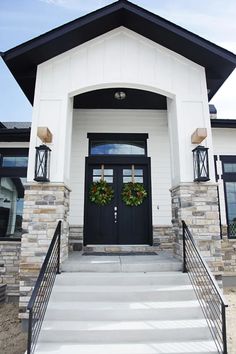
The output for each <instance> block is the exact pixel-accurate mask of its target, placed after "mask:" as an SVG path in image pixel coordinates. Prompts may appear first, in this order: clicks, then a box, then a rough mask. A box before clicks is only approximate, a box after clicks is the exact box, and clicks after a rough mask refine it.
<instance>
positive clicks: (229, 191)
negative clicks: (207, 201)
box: [220, 155, 236, 238]
mask: <svg viewBox="0 0 236 354" xmlns="http://www.w3.org/2000/svg"><path fill="white" fill-rule="evenodd" d="M220 160H221V161H222V167H223V175H222V179H223V181H224V190H225V206H226V218H227V225H228V237H229V238H236V156H234V155H225V156H220Z"/></svg>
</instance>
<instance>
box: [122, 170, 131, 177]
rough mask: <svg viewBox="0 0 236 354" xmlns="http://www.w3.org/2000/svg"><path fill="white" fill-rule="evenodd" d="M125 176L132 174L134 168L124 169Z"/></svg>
mask: <svg viewBox="0 0 236 354" xmlns="http://www.w3.org/2000/svg"><path fill="white" fill-rule="evenodd" d="M123 176H132V170H131V169H130V170H123Z"/></svg>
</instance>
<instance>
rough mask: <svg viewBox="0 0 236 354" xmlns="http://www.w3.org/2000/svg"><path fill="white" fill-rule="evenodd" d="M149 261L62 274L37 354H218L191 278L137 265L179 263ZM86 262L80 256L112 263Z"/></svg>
mask: <svg viewBox="0 0 236 354" xmlns="http://www.w3.org/2000/svg"><path fill="white" fill-rule="evenodd" d="M145 257H146V256H144V258H143V257H141V256H140V257H139V256H134V257H133V256H132V257H131V258H130V257H129V258H127V257H124V258H123V257H122V256H120V257H115V258H114V257H112V258H111V259H110V260H109V261H108V262H107V263H108V266H109V267H110V266H111V264H112V261H114V262H115V263H118V264H119V265H120V267H122V266H123V264H129V265H130V266H132V271H131V272H124V271H123V272H113V273H112V272H109V271H107V272H105V273H97V272H94V271H92V272H85V273H83V272H78V273H74V272H68V273H62V274H60V275H58V276H57V277H56V281H55V285H54V287H53V291H52V294H51V297H50V301H49V304H48V308H47V311H46V315H45V319H44V322H43V325H42V330H41V333H40V336H39V344H38V346H37V348H36V352H35V354H43V353H46V352H50V353H52V354H53V353H54V354H68V353H69V354H77V353H81V354H92V353H93V354H94V353H95V352H96V353H97V354H99V353H102V354H111V353H112V354H155V353H156V354H157V353H162V354H173V353H177V354H206V353H212V354H216V353H217V350H216V347H215V345H214V343H213V342H212V337H211V334H210V331H209V328H208V325H207V322H206V320H205V318H204V317H203V313H202V311H201V308H200V305H199V302H198V301H197V299H196V295H195V292H194V290H193V288H192V286H191V284H190V281H189V277H188V275H187V274H183V273H182V272H177V271H168V272H164V271H163V270H162V271H161V272H157V271H153V270H152V271H151V272H148V273H145V272H143V271H142V272H137V271H134V269H135V267H133V265H136V264H138V262H139V266H140V267H141V266H143V264H148V266H150V265H151V264H152V263H154V264H155V266H156V264H157V263H158V265H159V264H161V262H162V263H164V264H173V263H177V264H179V262H178V261H176V260H175V259H174V260H173V262H171V260H170V258H168V257H163V255H161V256H160V257H156V256H155V257H154V258H152V257H153V256H148V258H145ZM88 258H90V256H88ZM88 258H87V257H82V258H81V259H82V263H83V262H84V264H85V265H86V264H89V263H91V262H95V266H97V264H99V262H98V263H96V262H97V261H96V259H100V260H101V262H102V263H104V264H105V260H107V259H109V257H108V256H107V257H101V258H100V257H98V256H95V257H92V258H91V259H90V261H88ZM117 259H118V260H119V261H117ZM140 260H142V262H140ZM74 262H78V258H77V257H75V258H74ZM145 262H146V263H145ZM79 263H80V265H81V262H79ZM152 269H153V268H152ZM162 269H163V268H162Z"/></svg>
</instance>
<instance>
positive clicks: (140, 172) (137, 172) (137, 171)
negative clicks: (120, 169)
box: [134, 169, 143, 176]
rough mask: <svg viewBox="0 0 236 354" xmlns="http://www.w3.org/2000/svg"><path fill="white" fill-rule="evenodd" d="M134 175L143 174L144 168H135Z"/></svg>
mask: <svg viewBox="0 0 236 354" xmlns="http://www.w3.org/2000/svg"><path fill="white" fill-rule="evenodd" d="M134 175H135V176H142V175H143V170H141V169H140V170H134Z"/></svg>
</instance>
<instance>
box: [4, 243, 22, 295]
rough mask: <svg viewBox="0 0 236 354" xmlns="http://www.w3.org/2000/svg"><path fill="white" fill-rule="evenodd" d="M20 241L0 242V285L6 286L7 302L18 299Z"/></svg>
mask: <svg viewBox="0 0 236 354" xmlns="http://www.w3.org/2000/svg"><path fill="white" fill-rule="evenodd" d="M20 249H21V242H20V241H7V240H5V241H0V284H7V289H6V295H7V299H8V301H14V300H15V299H16V297H19V262H20Z"/></svg>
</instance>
